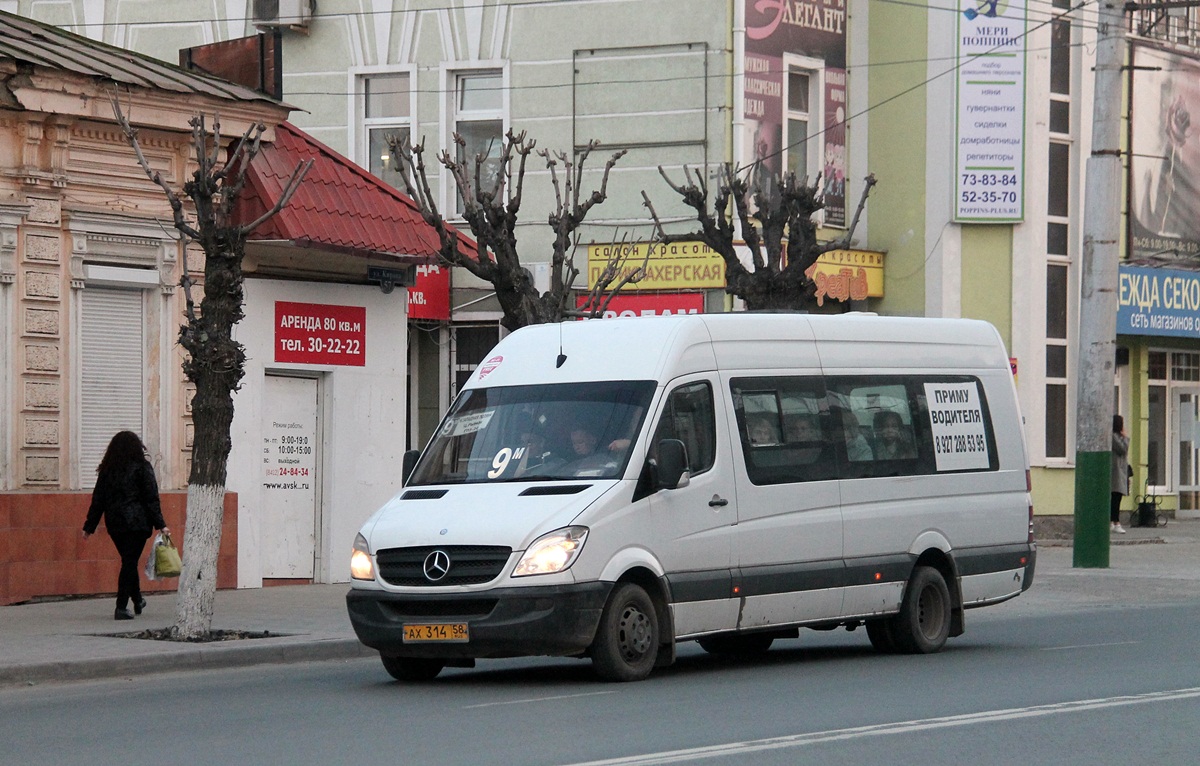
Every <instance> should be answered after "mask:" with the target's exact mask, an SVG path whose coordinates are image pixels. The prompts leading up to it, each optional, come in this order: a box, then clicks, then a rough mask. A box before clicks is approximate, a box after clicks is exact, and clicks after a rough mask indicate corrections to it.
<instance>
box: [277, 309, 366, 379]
mask: <svg viewBox="0 0 1200 766" xmlns="http://www.w3.org/2000/svg"><path fill="white" fill-rule="evenodd" d="M275 361H276V362H290V363H293V364H337V365H348V366H354V367H362V366H364V365H366V363H367V309H366V307H365V306H333V305H329V304H324V303H292V302H289V301H275Z"/></svg>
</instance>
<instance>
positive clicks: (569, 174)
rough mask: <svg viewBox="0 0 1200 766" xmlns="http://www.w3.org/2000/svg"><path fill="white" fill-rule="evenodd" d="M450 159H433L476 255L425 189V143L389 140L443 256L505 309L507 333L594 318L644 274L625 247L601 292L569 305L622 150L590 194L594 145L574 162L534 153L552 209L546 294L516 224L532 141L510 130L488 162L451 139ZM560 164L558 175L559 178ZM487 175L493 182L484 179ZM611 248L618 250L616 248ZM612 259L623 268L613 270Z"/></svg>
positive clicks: (605, 274)
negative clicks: (584, 228)
mask: <svg viewBox="0 0 1200 766" xmlns="http://www.w3.org/2000/svg"><path fill="white" fill-rule="evenodd" d="M454 144H455V152H454V156H451V154H450V153H449V152H448V151H442V152H441V154H440V155H438V162H440V163H441V164H442V165H443V166H444V167H445V168H446V169H447V170H448V171H450V175H451V177H452V178H453V179H454V184H455V187H456V189H457V191H458V196H459V199H461V200H462V205H463V211H462V217H463V220H465V221H466V223H467V225H468V226H469V227H470V229H471V235H472V236H473V237H474V238H475V247H474V252H473V253H468V252H466V251H465V248H464V246H463V243H461V242H460V241H459V237H458V232H457V231H456V230H455V229H454V228H452V227H450V226H449V225H448V224H447V223H446V221H445V219H444V218H443V217H442V214H441V213H440V212H439V210H438V205H437V200H436V197H435V195H434V193H433V192H432V191H431V190H430V188H429V179H428V175H427V169H426V166H425V156H424V153H425V149H424V145H423V144H413V143H412V142H411V140H410V139H409V137H408V136H402V137H400V138H396V137H395V136H389V137H388V146H389V148H390V150H391V154H392V158H393V159H394V160H395V166H396V168H397V169H398V170H399V172H400V177H401V178H402V179H403V181H404V190H405V192H406V193H407V194H408V195H409V196H410V197H412V199H413V201H414V202H416V204H417V207H418V209H419V210H420V211H421V215H422V217H423V218H424V219H425V222H426V223H428V224H429V225H430V226H432V227H433V229H434V230H435V231H436V232H437V233H438V237H439V240H440V256H441V259H442V260H443V261H444V262H445V263H447V264H450V265H452V266H460V267H462V268H464V269H466V270H467V271H469V272H470V273H472V274H474V275H475V276H477V277H479V278H480V279H482V280H484V281H486V282H490V283H491V285H492V287H493V288H494V289H495V291H496V299H497V300H498V301H499V302H500V309H501V311H503V312H504V317H503V319H501V324H503V325H504V326H505V327H506V328H508V329H509V330H516V329H518V328H521V327H524V326H526V325H531V324H542V323H545V322H561V321H562V320H563V319H566V318H569V317H595V316H599V315H600V314H602V313H603V311H604V309H605V308H606V307H607V306H608V302H609V301H611V300H612V297H613V296H614V295H616V294H617V292H618V291H619V290H620V289H621V288H622V287H624V286H625V285H627V284H630V283H633V282H637V281H638V280H640V279H641V278H642V276H644V274H645V263H644V262H643V264H642V266H641V267H640V268H637V269H631V268H628V267H627V264H626V263H625V261H626V260H627V257H628V250H627V249H626V250H622V251H621V252H622V253H623V256H622V257H619V258H615V259H614V258H610V261H609V263H608V264H607V267H611V268H607V267H606V269H605V271H604V272H603V273H602V275H601V282H602V283H603V287H602V288H601V289H600V290H599V291H597V290H596V287H595V286H593V288H592V290H591V291H590V292H589V294H588V298H587V301H586V302H585V304H584V306H583V307H580V308H576V307H574V306H571V305H570V301H571V297H572V295H573V294H574V293H573V291H574V285H575V279H576V278H577V277H578V276H579V274H580V271H579V269H578V268H576V266H575V262H574V253H575V248H576V246H577V245H578V230H579V227H580V225H582V223H583V221H584V219H585V218H586V217H587V215H588V212H589V211H591V209H592V208H593V207H595V206H596V205H599V204H600V203H602V202H604V200H605V199H607V197H608V176H609V173H610V172H611V171H612V168H613V165H615V164H616V162H617V160H619V159H620V158H621V157H622V156H623V155H624V154H625V152H624V151H623V150H622V151H619V152H616V153H615V154H613V155H612V157H610V158H609V160H608V162H606V163H605V165H604V170H603V176H602V178H601V181H600V188H599V189H597V190H594V191H593V192H592V193H591V194H590V195H587V196H583V195H582V194H581V191H580V190H581V188H582V181H583V168H584V163H585V162H586V161H587V158H588V156H589V155H590V154H591V153H592V151H593V150H594V149H595V148H596V147H597V145H598V144H597V142H595V141H592V142H591V143H589V144H588V146H587V148H585V149H584V150H583V151H582V152H581V153H580V155H579V160H578V162H575V161H572V160H571V159H570V158H568V157H567V156H566V154H564V153H561V152H560V153H551V152H549V151H546V150H540V151H537V155H538V156H540V157H542V158H543V159H544V160H545V162H546V168H547V169H548V170H549V171H550V176H551V180H552V182H553V184H554V194H555V203H556V204H555V208H554V211H553V212H551V213H550V217H549V221H548V223H549V225H550V228H551V229H552V231H553V233H554V240H553V246H552V252H551V258H550V289H549V290H548V291H546V292H545V293H544V294H543V293H540V292H539V291H538V289H537V287H536V286H535V285H534V283H533V275H532V274H531V273H530V272H529V270H528V269H526V268H525V267H523V266H522V265H521V259H520V256H519V254H518V252H517V235H516V226H517V219H518V214H519V213H520V209H521V201H522V195H523V193H524V188H525V165H526V162H527V161H528V158H529V155H530V154H532V153H534V150H535V146H536V142H535V141H533V140H529V139H527V138H526V137H525V133H524V132H523V131H522V132H521V133H517V134H514V133H513V132H512V131H511V130H510V131H508V133H507V134H506V135H505V137H504V141H503V143H502V145H501V147H500V155H499V158H498V159H496V160H494V161H492V162H493V163H494V164H493V165H492V169H491V172H489V168H488V165H489V161H488V160H487V159H486V158H485V157H484V156H482V155H476V156H475V157H473V158H465V157H464V156H463V154H464V149H465V147H466V142H465V141H464V140H463V138H462V136H460V135H459V134H457V133H455V134H454ZM559 164H561V165H562V170H563V173H562V178H561V179H560V178H559V168H558V166H559ZM489 176H490V177H489ZM614 250H616V248H614ZM613 260H619V261H620V263H619V264H616V265H614V264H613Z"/></svg>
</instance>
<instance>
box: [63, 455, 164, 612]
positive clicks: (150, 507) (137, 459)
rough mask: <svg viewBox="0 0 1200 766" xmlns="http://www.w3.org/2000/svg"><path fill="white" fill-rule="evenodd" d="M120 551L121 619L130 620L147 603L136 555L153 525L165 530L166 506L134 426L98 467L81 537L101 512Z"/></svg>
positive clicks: (90, 532)
mask: <svg viewBox="0 0 1200 766" xmlns="http://www.w3.org/2000/svg"><path fill="white" fill-rule="evenodd" d="M101 516H103V517H104V528H105V529H106V530H108V536H109V537H111V538H112V541H113V545H115V546H116V547H117V553H119V554H120V555H121V571H120V573H119V574H118V575H117V609H116V612H115V613H114V615H113V617H114V619H117V620H132V619H133V614H131V613H130V612H129V603H130V602H131V601H132V602H133V611H134V613H136V614H141V613H142V610H143V609H145V608H146V599H144V598H143V597H142V589H141V581H140V579H139V575H138V559H140V558H141V556H142V551H143V550H145V548H146V541H147V540H149V539H150V533H151V531H152V530H154V529H160V530H162V531H163V532H166V533H167V534H170V532H171V530H169V529H167V525H166V523H165V522H164V521H163V516H162V508H161V507H160V505H159V501H158V481H157V480H156V479H155V477H154V468H153V466H151V465H150V461H149V460H147V459H146V448H145V446H143V445H142V440H141V439H139V438H138V435H137V434H135V433H134V432H133V431H121V432H120V433H118V434H117V435H116V436H114V437H113V438H112V441H110V442H109V443H108V449H107V450H105V451H104V458H103V459H102V460H101V461H100V465H99V467H97V468H96V488H95V489H94V490H92V504H91V506H90V507H89V508H88V514H87V521H85V522H84V524H83V539H85V540H86V539H87V538H89V537H91V536H92V535H93V534H94V533H95V531H96V526H97V525H98V524H99V523H100V517H101Z"/></svg>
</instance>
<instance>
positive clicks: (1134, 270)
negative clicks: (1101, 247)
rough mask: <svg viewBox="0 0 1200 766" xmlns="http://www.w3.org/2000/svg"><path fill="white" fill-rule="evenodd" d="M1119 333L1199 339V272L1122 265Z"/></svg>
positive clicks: (1118, 290) (1119, 293) (1118, 297)
mask: <svg viewBox="0 0 1200 766" xmlns="http://www.w3.org/2000/svg"><path fill="white" fill-rule="evenodd" d="M1117 300H1118V304H1117V334H1118V335H1170V336H1174V337H1179V338H1200V272H1195V271H1180V270H1178V269H1147V268H1144V267H1141V266H1121V267H1120V269H1119V275H1118V280H1117Z"/></svg>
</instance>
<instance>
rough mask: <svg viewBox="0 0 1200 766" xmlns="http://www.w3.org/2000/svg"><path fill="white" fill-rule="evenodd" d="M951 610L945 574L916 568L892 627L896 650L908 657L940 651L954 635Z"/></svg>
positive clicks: (928, 567) (925, 568) (927, 567)
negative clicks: (951, 628)
mask: <svg viewBox="0 0 1200 766" xmlns="http://www.w3.org/2000/svg"><path fill="white" fill-rule="evenodd" d="M951 610H952V605H951V603H950V589H949V588H947V587H946V580H945V578H943V577H942V573H941V572H939V571H938V570H936V569H934V568H933V567H930V566H918V567H916V568H915V569H913V573H912V577H911V578H909V581H908V587H907V588H906V589H905V591H904V602H903V603H902V604H901V606H900V613H899V614H897V615H896V616H895V617H893V618H891V624H890V626H889V627H890V628H891V630H889V631H888V632H889V633H890V634H891V636H892V639H893V640H894V641H895V643H896V648H897V649H898V650H900V651H902V652H905V653H907V654H932V653H934V652H936V651H939V650H940V649H941V648H942V647H943V646H945V645H946V638H947V637H948V636H949V635H950V618H951ZM868 635H869V634H868Z"/></svg>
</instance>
